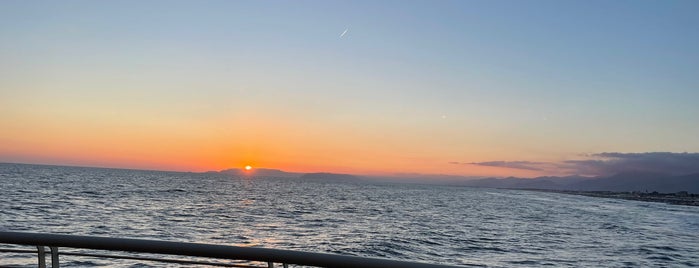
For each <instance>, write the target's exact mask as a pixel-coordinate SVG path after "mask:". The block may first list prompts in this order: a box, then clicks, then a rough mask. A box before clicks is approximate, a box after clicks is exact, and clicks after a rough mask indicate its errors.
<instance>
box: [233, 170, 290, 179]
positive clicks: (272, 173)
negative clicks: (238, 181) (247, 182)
mask: <svg viewBox="0 0 699 268" xmlns="http://www.w3.org/2000/svg"><path fill="white" fill-rule="evenodd" d="M219 173H222V174H228V175H235V176H254V177H258V176H259V177H274V178H298V177H301V175H303V173H293V172H286V171H282V170H278V169H268V168H255V169H252V170H243V169H240V168H231V169H226V170H221V171H219Z"/></svg>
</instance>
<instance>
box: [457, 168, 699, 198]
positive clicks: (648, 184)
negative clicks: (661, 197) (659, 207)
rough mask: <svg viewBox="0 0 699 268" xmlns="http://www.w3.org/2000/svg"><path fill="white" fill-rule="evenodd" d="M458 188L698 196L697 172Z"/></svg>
mask: <svg viewBox="0 0 699 268" xmlns="http://www.w3.org/2000/svg"><path fill="white" fill-rule="evenodd" d="M460 185H463V186H472V187H488V188H513V189H543V190H571V191H613V192H632V191H639V192H645V191H649V192H653V191H657V192H660V193H676V192H680V191H687V192H689V193H699V173H696V174H689V175H682V176H673V175H667V174H658V173H640V172H627V173H619V174H616V175H613V176H609V177H598V178H590V177H580V176H571V177H538V178H514V177H509V178H502V179H497V178H487V179H478V180H469V181H464V182H463V183H461V184H460Z"/></svg>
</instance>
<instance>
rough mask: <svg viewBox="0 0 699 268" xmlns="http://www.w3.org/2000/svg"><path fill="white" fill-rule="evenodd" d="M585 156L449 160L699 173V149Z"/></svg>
mask: <svg viewBox="0 0 699 268" xmlns="http://www.w3.org/2000/svg"><path fill="white" fill-rule="evenodd" d="M583 157H584V159H575V160H566V161H561V162H532V161H488V162H449V163H450V164H459V165H478V166H488V167H501V168H510V169H520V170H531V171H540V172H542V173H550V174H569V175H585V176H610V175H614V174H618V173H622V172H646V173H663V174H671V175H684V174H691V173H699V153H670V152H648V153H618V152H605V153H597V154H588V155H583Z"/></svg>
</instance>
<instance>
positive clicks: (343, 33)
mask: <svg viewBox="0 0 699 268" xmlns="http://www.w3.org/2000/svg"><path fill="white" fill-rule="evenodd" d="M347 30H349V28H347V29H345V31H344V32H342V34H341V35H340V38H342V37H343V36H345V34H346V33H347Z"/></svg>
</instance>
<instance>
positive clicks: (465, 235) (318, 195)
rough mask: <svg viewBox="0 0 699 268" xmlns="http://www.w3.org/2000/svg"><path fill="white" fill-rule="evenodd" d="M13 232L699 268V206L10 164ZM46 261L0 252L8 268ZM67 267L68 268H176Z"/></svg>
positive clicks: (473, 260)
mask: <svg viewBox="0 0 699 268" xmlns="http://www.w3.org/2000/svg"><path fill="white" fill-rule="evenodd" d="M0 230H3V231H24V232H48V233H61V234H78V235H97V236H110V237H128V238H146V239H160V240H169V241H184V242H203V243H213V244H222V245H238V246H256V247H269V248H278V249H293V250H304V251H312V252H326V253H339V254H347V255H356V256H369V257H384V258H392V259H399V260H407V261H421V262H430V263H440V264H451V265H462V266H484V267H540V266H554V267H581V266H583V267H624V266H627V267H628V266H631V267H637V266H646V267H661V266H673V267H682V266H686V267H693V266H698V265H699V207H690V206H677V205H668V204H661V203H645V202H638V201H628V200H615V199H603V198H593V197H584V196H573V195H563V194H556V193H542V192H529V191H516V190H498V189H479V188H467V187H450V186H435V185H419V184H398V183H379V182H364V181H362V182H319V181H303V180H298V179H282V178H259V177H258V178H244V177H231V176H227V175H221V174H197V173H176V172H157V171H135V170H118V169H97V168H78V167H56V166H35V165H15V164H0ZM1 246H2V247H5V246H6V245H1ZM35 258H36V257H35V256H34V255H31V254H29V256H27V255H26V254H25V255H21V254H15V253H0V265H8V264H23V263H31V262H35ZM61 258H62V259H61V261H62V265H64V266H67V267H85V266H114V267H124V266H134V267H150V266H154V267H162V266H166V265H164V264H158V263H151V262H142V263H140V262H138V261H124V260H105V259H94V258H78V257H70V256H63V257H61ZM29 267H31V266H29Z"/></svg>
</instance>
